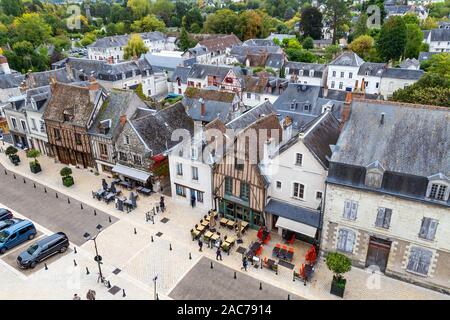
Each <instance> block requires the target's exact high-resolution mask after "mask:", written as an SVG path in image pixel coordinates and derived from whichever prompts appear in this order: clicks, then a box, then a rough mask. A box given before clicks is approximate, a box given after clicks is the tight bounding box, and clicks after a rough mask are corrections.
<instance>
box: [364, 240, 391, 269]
mask: <svg viewBox="0 0 450 320" xmlns="http://www.w3.org/2000/svg"><path fill="white" fill-rule="evenodd" d="M390 250H391V242H390V241H386V240H383V239H378V238H375V237H370V241H369V248H368V250H367V258H366V267H368V266H373V265H375V266H378V267H379V268H380V271H381V272H385V270H386V265H387V262H388V258H389V252H390Z"/></svg>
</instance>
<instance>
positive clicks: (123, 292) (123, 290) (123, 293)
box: [122, 289, 127, 297]
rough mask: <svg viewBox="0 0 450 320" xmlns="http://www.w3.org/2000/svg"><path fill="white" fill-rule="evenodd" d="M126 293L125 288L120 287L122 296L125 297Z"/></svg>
mask: <svg viewBox="0 0 450 320" xmlns="http://www.w3.org/2000/svg"><path fill="white" fill-rule="evenodd" d="M126 296H127V295H126V294H125V289H122V297H126Z"/></svg>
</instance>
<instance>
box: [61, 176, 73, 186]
mask: <svg viewBox="0 0 450 320" xmlns="http://www.w3.org/2000/svg"><path fill="white" fill-rule="evenodd" d="M62 183H63V185H64V186H65V187H71V186H73V185H74V181H73V177H72V176H67V177H63V178H62Z"/></svg>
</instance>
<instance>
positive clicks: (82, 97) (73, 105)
mask: <svg viewBox="0 0 450 320" xmlns="http://www.w3.org/2000/svg"><path fill="white" fill-rule="evenodd" d="M101 91H102V89H98V90H92V91H91V90H89V88H88V87H81V86H76V85H73V84H64V83H55V84H54V85H52V97H51V98H50V101H49V103H48V105H47V109H46V110H45V112H44V119H45V120H51V121H58V122H67V123H70V124H73V125H74V126H80V127H85V128H86V127H87V125H88V123H89V120H90V117H91V114H92V112H93V109H94V103H95V100H96V99H97V97H98V96H99V94H100V93H101ZM65 112H66V113H70V114H71V115H72V116H73V118H72V120H71V121H64V113H65Z"/></svg>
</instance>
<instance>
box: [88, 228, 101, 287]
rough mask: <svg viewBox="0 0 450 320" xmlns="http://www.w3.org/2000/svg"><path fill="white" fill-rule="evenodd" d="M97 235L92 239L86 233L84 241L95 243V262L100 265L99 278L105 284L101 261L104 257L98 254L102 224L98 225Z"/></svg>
mask: <svg viewBox="0 0 450 320" xmlns="http://www.w3.org/2000/svg"><path fill="white" fill-rule="evenodd" d="M96 228H97V234H96V235H95V236H94V237H92V236H91V235H90V234H89V233H87V232H86V233H85V234H84V235H83V237H84V239H86V240H87V241H89V240H92V241H94V247H95V258H94V260H95V261H96V262H97V265H98V272H99V277H100V281H101V282H102V283H103V273H102V267H101V261H102V257H101V256H100V255H99V254H98V248H97V241H96V240H97V237H98V235H99V234H100V232H101V231H102V229H103V226H102V225H101V224H99V225H97V227H96Z"/></svg>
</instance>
